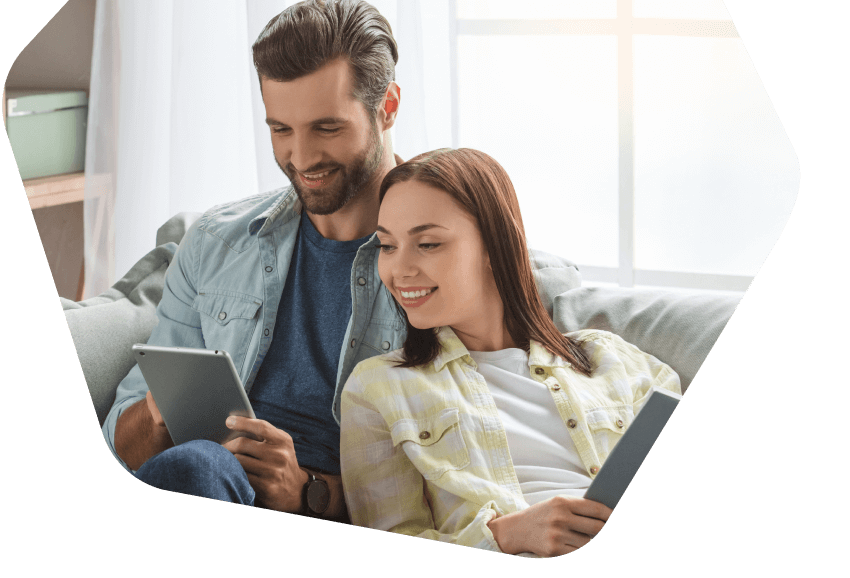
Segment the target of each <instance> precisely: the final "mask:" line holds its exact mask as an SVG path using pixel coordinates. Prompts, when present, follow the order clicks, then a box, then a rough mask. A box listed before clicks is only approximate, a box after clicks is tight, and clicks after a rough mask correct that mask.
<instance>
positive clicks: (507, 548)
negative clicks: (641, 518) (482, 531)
mask: <svg viewBox="0 0 850 578" xmlns="http://www.w3.org/2000/svg"><path fill="white" fill-rule="evenodd" d="M611 512H612V510H611V508H609V507H607V506H604V505H602V504H600V503H598V502H594V501H591V500H585V499H584V498H572V497H567V496H556V497H554V498H551V499H549V500H545V501H543V502H540V503H539V504H535V505H533V506H531V507H530V508H527V509H525V510H522V511H520V512H514V513H513V514H508V515H506V516H502V517H499V518H495V519H493V520H491V521H490V522H489V523H488V524H487V526H488V527H489V528H490V530H491V531H492V532H493V537H494V538H495V539H496V542H497V543H498V544H499V548H501V550H502V551H503V552H506V553H508V554H519V553H520V552H533V553H534V554H537V555H539V556H560V555H561V554H566V553H568V552H572V551H574V550H578V549H579V548H581V547H582V546H584V545H585V544H587V543H588V542H590V540H591V538H593V537H594V536H596V534H598V533H599V531H600V530H601V529H602V527H603V526H604V525H605V522H606V521H608V516H610V515H611Z"/></svg>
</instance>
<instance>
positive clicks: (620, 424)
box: [617, 419, 623, 427]
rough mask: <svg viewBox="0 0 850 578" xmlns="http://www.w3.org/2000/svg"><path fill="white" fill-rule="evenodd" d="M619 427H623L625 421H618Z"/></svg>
mask: <svg viewBox="0 0 850 578" xmlns="http://www.w3.org/2000/svg"><path fill="white" fill-rule="evenodd" d="M617 427H623V420H621V419H618V420H617Z"/></svg>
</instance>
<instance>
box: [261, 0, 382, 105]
mask: <svg viewBox="0 0 850 578" xmlns="http://www.w3.org/2000/svg"><path fill="white" fill-rule="evenodd" d="M253 53H254V67H255V68H256V69H257V74H259V76H260V80H261V81H262V79H264V78H265V79H268V80H275V81H279V82H288V81H291V80H295V79H297V78H301V77H302V76H307V75H308V74H312V73H313V72H316V71H317V70H319V69H320V68H321V67H323V66H324V65H325V64H328V63H329V62H331V61H332V60H336V59H338V58H343V59H345V60H346V61H348V62H349V63H350V64H351V70H352V73H353V76H354V97H355V98H356V99H357V100H359V101H360V102H362V103H363V105H364V106H365V107H366V110H367V111H369V112H370V113H371V114H373V115H374V114H375V112H376V111H377V109H378V105H380V103H381V100H382V99H383V98H384V93H385V92H386V90H387V86H388V85H389V84H390V81H392V80H394V79H395V65H396V63H397V62H398V47H397V46H396V41H395V39H394V38H393V32H392V29H391V28H390V25H389V22H387V19H386V18H384V17H383V16H381V14H380V13H379V12H378V11H377V10H376V9H375V7H374V6H372V5H371V4H368V3H366V2H362V1H355V0H308V1H306V2H299V3H298V4H293V5H292V6H290V7H289V8H287V9H286V10H284V11H283V12H281V13H280V14H278V15H277V16H275V17H274V18H272V19H271V20H270V21H269V23H268V24H266V27H265V28H264V29H263V31H262V32H261V33H260V35H259V36H258V37H257V40H256V41H255V42H254V46H253ZM261 88H262V84H261Z"/></svg>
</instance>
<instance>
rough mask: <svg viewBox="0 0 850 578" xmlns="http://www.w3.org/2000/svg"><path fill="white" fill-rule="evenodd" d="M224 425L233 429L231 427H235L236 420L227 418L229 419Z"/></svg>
mask: <svg viewBox="0 0 850 578" xmlns="http://www.w3.org/2000/svg"><path fill="white" fill-rule="evenodd" d="M225 423H226V424H227V427H233V426H235V425H236V418H235V417H229V418H227V421H226V422H225Z"/></svg>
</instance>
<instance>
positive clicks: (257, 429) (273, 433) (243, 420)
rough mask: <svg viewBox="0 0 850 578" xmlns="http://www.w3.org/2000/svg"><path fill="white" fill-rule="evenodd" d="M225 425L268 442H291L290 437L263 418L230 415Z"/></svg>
mask: <svg viewBox="0 0 850 578" xmlns="http://www.w3.org/2000/svg"><path fill="white" fill-rule="evenodd" d="M225 425H227V427H229V428H230V429H232V430H235V431H241V432H246V433H249V434H251V435H252V436H253V437H254V439H257V440H258V441H264V442H266V443H270V444H287V443H288V444H290V445H291V444H292V438H291V437H290V436H289V434H288V433H286V432H285V431H283V430H279V429H277V428H276V427H274V426H273V425H272V424H270V423H269V422H267V421H266V420H263V419H254V418H250V417H241V416H238V415H232V416H230V417H229V418H227V421H226V422H225Z"/></svg>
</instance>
